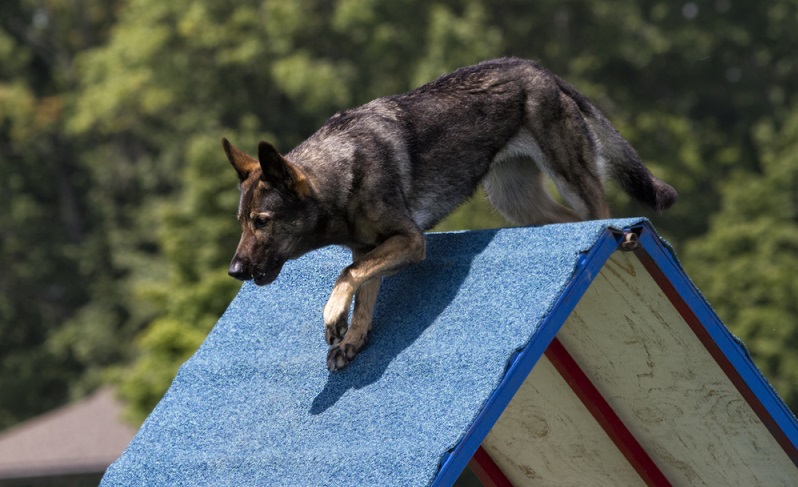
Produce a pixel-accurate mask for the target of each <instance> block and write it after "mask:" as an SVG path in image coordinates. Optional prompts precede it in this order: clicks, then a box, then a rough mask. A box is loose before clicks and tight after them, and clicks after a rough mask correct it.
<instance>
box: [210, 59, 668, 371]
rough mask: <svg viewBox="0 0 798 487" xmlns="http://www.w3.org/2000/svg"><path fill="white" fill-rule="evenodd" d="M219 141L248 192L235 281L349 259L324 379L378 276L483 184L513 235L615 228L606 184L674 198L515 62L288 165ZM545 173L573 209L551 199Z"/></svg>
mask: <svg viewBox="0 0 798 487" xmlns="http://www.w3.org/2000/svg"><path fill="white" fill-rule="evenodd" d="M222 145H223V146H224V151H225V153H226V154H227V157H228V159H229V160H230V162H231V163H232V165H233V167H234V168H235V169H236V171H237V172H238V178H239V189H240V191H241V199H240V203H239V207H238V221H239V223H240V224H241V230H242V235H241V241H240V242H239V244H238V248H237V249H236V253H235V256H234V257H233V260H232V262H231V264H230V270H229V274H230V275H231V276H232V277H234V278H236V279H239V280H242V281H243V280H249V279H253V280H254V281H255V284H257V285H266V284H269V283H271V282H272V281H274V280H275V279H276V278H277V275H278V274H279V273H280V269H281V268H282V267H283V264H284V263H285V262H286V261H287V260H288V259H295V258H297V257H299V256H301V255H303V254H305V253H306V252H308V251H311V250H314V249H317V248H320V247H323V246H327V245H343V246H346V247H348V248H349V249H351V251H352V264H351V265H349V266H347V267H346V268H345V269H344V270H343V271H342V272H341V274H340V275H339V277H338V279H337V280H336V282H335V286H334V287H333V290H332V294H331V295H330V298H329V300H328V301H327V304H326V305H325V307H324V326H325V338H326V340H327V343H328V344H329V345H330V348H329V352H328V353H327V368H328V369H329V370H330V371H334V370H338V369H341V368H342V367H345V366H346V365H347V364H348V363H349V362H350V361H352V359H354V357H355V355H356V354H357V353H358V352H359V351H360V350H361V349H362V348H363V346H364V345H365V344H366V339H367V334H368V332H369V330H370V329H371V320H372V314H373V310H374V303H375V302H376V299H377V293H378V291H379V288H380V281H381V278H382V277H383V276H386V275H389V274H391V273H394V272H396V271H398V270H400V269H401V268H402V267H404V266H406V265H408V264H410V263H414V262H419V261H421V260H423V259H424V255H425V240H424V235H423V233H422V232H424V231H425V230H429V229H430V228H432V227H433V226H434V225H435V224H436V223H437V222H439V221H440V220H441V219H442V218H444V217H445V216H447V215H448V214H449V213H451V212H452V211H453V210H454V209H455V208H457V207H458V206H459V205H460V204H461V203H463V202H464V201H466V200H467V199H468V198H469V197H471V196H472V195H473V193H474V191H475V190H476V188H477V186H478V185H479V184H480V183H482V185H483V187H484V189H485V192H486V193H487V196H488V200H489V201H490V203H491V204H492V205H493V206H494V207H495V208H496V209H497V210H498V211H499V212H500V213H501V214H502V215H504V216H505V217H506V218H507V219H508V220H510V221H511V222H514V223H516V224H519V225H541V224H546V223H554V222H573V221H579V220H584V219H604V218H608V217H609V216H610V212H609V208H608V206H607V201H606V198H605V194H604V189H603V186H602V182H603V181H605V180H607V179H609V178H612V179H615V180H616V181H617V182H618V183H619V184H620V186H621V187H622V188H623V189H624V190H625V191H626V192H627V193H629V195H630V196H632V197H633V198H634V199H636V200H637V201H639V202H641V203H642V204H644V205H646V206H648V207H651V208H653V209H654V210H657V211H660V210H664V209H666V208H668V207H669V206H671V204H673V202H674V201H675V200H676V191H675V190H674V189H673V188H672V187H670V186H669V185H667V184H665V183H664V182H662V181H660V180H659V179H657V178H656V177H654V176H653V175H652V174H651V173H650V172H649V171H648V169H646V168H645V167H644V166H643V164H642V163H641V161H640V158H639V156H638V155H637V153H636V152H635V150H634V149H633V148H632V146H631V145H630V144H629V143H628V142H627V141H626V140H625V139H624V138H623V137H622V136H621V135H620V134H619V133H618V131H617V130H616V129H615V128H614V127H613V126H612V125H611V124H610V122H609V121H607V119H606V118H605V117H604V116H603V115H602V114H601V112H599V110H598V109H597V108H596V107H595V106H593V105H592V104H591V103H590V101H588V100H587V98H585V97H584V96H583V95H581V94H580V93H578V92H577V91H576V90H575V89H574V88H573V87H572V86H571V85H569V84H567V83H566V82H565V81H563V80H562V79H560V78H559V77H557V76H556V75H554V74H552V73H551V72H549V71H547V70H546V69H544V68H543V67H541V66H540V65H538V64H537V63H535V62H532V61H527V60H522V59H514V58H505V59H497V60H492V61H485V62H483V63H480V64H477V65H475V66H470V67H466V68H461V69H459V70H457V71H455V72H453V73H450V74H447V75H445V76H443V77H441V78H438V79H437V80H435V81H432V82H431V83H429V84H426V85H424V86H422V87H420V88H417V89H415V90H413V91H410V92H409V93H405V94H402V95H395V96H388V97H384V98H379V99H376V100H374V101H372V102H369V103H367V104H365V105H363V106H361V107H358V108H353V109H350V110H345V111H343V112H340V113H337V114H335V115H333V116H332V117H331V118H330V119H329V120H328V121H327V122H326V123H325V124H324V125H322V127H321V128H320V129H319V130H318V131H317V132H316V133H315V134H313V135H311V136H310V138H308V139H307V140H305V141H304V142H302V143H301V144H300V145H299V146H298V147H296V148H295V149H293V150H292V151H291V152H289V153H287V154H285V155H281V154H280V153H279V152H278V151H277V150H276V149H275V148H274V146H272V145H271V144H269V143H268V142H261V143H260V144H259V145H258V157H257V159H256V158H254V157H251V156H249V155H247V154H246V153H244V152H242V151H240V150H238V149H237V148H235V147H234V146H233V145H232V144H230V142H228V141H227V139H223V140H222ZM544 176H548V177H549V178H551V179H552V180H553V181H554V184H555V186H556V187H557V189H558V190H559V192H560V193H561V195H562V197H563V199H564V200H565V202H567V203H568V204H569V205H570V206H571V208H567V207H565V206H563V205H561V204H559V203H557V202H556V201H555V200H554V199H552V197H551V196H550V195H549V194H548V193H547V192H546V189H545V179H544ZM353 299H354V302H355V304H354V309H353V311H352V318H351V323H348V321H349V320H348V319H349V311H350V305H351V303H352V300H353Z"/></svg>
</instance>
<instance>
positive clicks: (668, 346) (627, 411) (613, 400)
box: [494, 252, 798, 486]
mask: <svg viewBox="0 0 798 487" xmlns="http://www.w3.org/2000/svg"><path fill="white" fill-rule="evenodd" d="M558 338H559V339H560V341H561V342H562V343H563V345H564V346H565V347H566V348H567V349H568V350H569V351H570V353H571V355H572V356H573V357H574V359H575V360H576V361H577V362H578V363H579V365H580V367H581V368H582V370H583V371H584V372H585V373H586V374H587V376H588V377H589V378H590V380H591V381H592V382H593V384H594V385H595V386H596V387H597V388H598V389H599V392H600V393H601V394H602V396H604V398H605V399H606V400H607V402H608V403H609V404H610V406H611V407H612V408H613V409H614V410H615V412H616V413H617V414H618V416H619V417H620V419H621V420H622V421H623V422H624V423H625V424H626V425H627V427H628V428H629V429H630V431H631V432H632V434H633V435H634V436H635V437H636V438H637V439H638V441H640V442H641V443H642V444H643V445H644V447H645V448H646V450H647V451H648V453H649V455H651V457H652V459H653V460H654V461H655V462H656V463H657V465H658V466H659V468H660V469H661V470H662V472H663V473H664V474H665V476H666V477H667V478H668V479H669V480H670V481H671V482H672V483H673V484H674V485H742V486H748V485H774V486H776V485H798V470H796V468H795V466H794V465H793V463H792V461H791V460H790V459H789V457H788V456H787V455H786V454H785V453H784V450H783V449H782V448H781V447H780V446H779V445H778V443H777V442H776V441H775V439H774V438H773V436H772V435H771V434H770V433H769V431H768V430H767V428H766V427H765V426H764V425H763V424H762V422H761V421H760V420H759V418H758V417H757V416H756V414H755V413H754V411H753V410H752V409H751V408H750V406H749V405H748V404H747V403H746V401H745V400H744V399H743V397H742V396H741V395H740V394H739V392H738V391H737V389H736V388H735V387H734V385H733V384H732V382H731V381H730V380H729V378H728V377H727V376H726V375H725V373H724V372H723V370H722V369H721V368H720V367H719V366H718V364H717V363H716V362H715V361H714V359H713V358H712V356H711V355H710V354H709V353H708V352H707V350H706V349H705V348H704V347H703V345H702V344H701V343H700V341H699V340H698V338H697V337H696V336H695V334H694V333H693V332H692V330H691V329H690V327H689V326H688V325H687V323H685V322H684V320H683V318H682V317H681V315H680V314H679V313H678V311H677V310H676V309H675V308H674V307H673V306H672V304H671V302H670V301H669V300H668V299H667V297H666V296H665V295H664V294H663V292H662V291H661V290H660V288H659V286H658V285H657V284H656V282H654V280H653V279H652V278H651V276H650V274H648V272H647V271H646V270H645V268H644V267H643V266H642V264H641V263H640V261H639V260H638V259H637V258H636V257H635V256H634V255H633V254H631V253H623V252H616V253H615V254H613V256H612V258H611V259H610V260H609V261H608V262H607V264H605V266H604V267H603V269H602V271H601V272H600V274H599V276H598V277H597V278H596V280H595V281H594V282H593V284H592V285H591V286H590V288H589V289H588V290H587V292H586V293H585V295H584V297H583V298H582V300H581V301H580V302H579V304H578V305H577V307H576V309H575V310H574V312H573V313H572V314H571V316H570V317H569V319H568V321H567V322H566V323H565V325H564V326H563V328H562V329H561V330H560V333H559V334H558ZM536 369H537V367H536ZM533 373H534V372H533ZM494 458H495V457H494ZM506 471H507V470H505V472H506Z"/></svg>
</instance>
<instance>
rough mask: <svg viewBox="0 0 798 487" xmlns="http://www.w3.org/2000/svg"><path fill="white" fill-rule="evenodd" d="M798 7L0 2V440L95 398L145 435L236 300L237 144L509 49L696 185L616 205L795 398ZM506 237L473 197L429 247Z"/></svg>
mask: <svg viewBox="0 0 798 487" xmlns="http://www.w3.org/2000/svg"><path fill="white" fill-rule="evenodd" d="M797 11H798V7H797V6H796V5H795V3H794V2H792V1H789V0H776V1H773V2H768V3H767V4H766V5H761V4H757V3H750V2H749V3H745V2H731V1H728V0H718V1H713V2H703V1H695V2H686V3H673V2H666V1H664V0H663V1H655V0H645V1H642V2H634V3H618V2H610V1H608V0H591V1H588V0H576V1H572V2H560V1H554V0H543V1H538V2H522V1H518V0H501V1H498V2H488V1H486V0H397V1H391V2H386V1H378V0H332V1H328V0H325V1H322V0H292V1H276V0H236V1H233V0H192V1H187V0H175V1H170V2H163V1H160V0H126V1H124V2H115V1H102V0H78V1H74V2H63V1H60V0H8V1H6V2H5V3H4V5H3V15H2V16H0V237H1V238H2V241H0V259H1V260H0V391H3V394H0V427H2V425H4V424H10V423H12V422H14V421H17V420H19V419H21V418H23V417H25V416H26V415H30V414H34V413H36V412H38V411H40V410H42V409H45V408H48V407H50V406H51V405H53V404H55V403H58V402H61V401H63V400H64V399H65V398H66V397H68V396H69V395H70V394H71V395H80V394H82V393H83V392H84V391H86V390H87V389H89V388H91V387H93V386H95V385H96V384H98V383H99V382H100V381H101V380H108V379H110V380H113V381H114V382H115V383H116V384H118V385H119V386H120V390H121V392H122V394H123V396H124V397H125V398H126V399H127V400H128V401H129V403H130V404H131V405H132V413H133V416H134V417H136V418H138V419H141V418H142V417H143V416H144V415H145V414H146V413H147V412H148V411H149V409H150V408H151V407H152V406H153V405H154V404H155V402H157V400H158V399H159V398H160V396H161V394H162V393H163V391H164V390H165V388H166V387H167V385H168V384H169V382H170V380H171V378H172V377H173V375H174V373H175V371H176V370H177V368H178V366H179V365H180V363H182V361H184V360H185V359H186V358H187V357H188V356H190V354H191V353H193V351H194V350H195V349H196V347H197V345H198V344H199V343H200V342H201V340H202V339H203V338H204V336H205V335H206V333H207V331H208V330H209V328H210V327H211V326H212V325H213V323H215V321H216V320H217V318H218V316H219V315H220V314H221V312H222V311H223V310H224V308H225V306H226V304H227V303H228V302H229V301H230V299H231V297H232V296H233V295H234V293H235V292H236V290H237V289H238V284H237V283H236V281H234V280H232V279H231V278H229V277H227V275H226V268H227V264H228V262H229V259H230V257H231V255H232V252H233V250H234V248H235V244H236V241H237V238H238V228H237V224H236V222H235V218H234V214H235V210H236V204H237V191H236V189H235V184H236V177H235V173H234V171H233V170H232V169H231V168H230V167H229V165H228V164H227V162H226V161H225V158H224V155H223V153H222V151H221V147H220V144H219V140H220V138H221V137H222V136H227V137H228V138H230V139H231V140H232V141H233V142H234V143H235V144H236V145H238V146H239V147H242V148H244V149H249V150H250V151H254V149H255V147H256V144H257V141H258V140H260V139H267V140H270V141H272V142H274V143H275V144H276V145H277V146H278V147H279V148H281V149H282V150H283V151H287V150H289V149H290V148H291V147H293V146H294V145H296V144H297V143H299V142H300V141H301V140H303V139H304V138H305V137H307V136H308V135H309V134H310V133H312V132H313V131H314V130H315V129H316V128H318V126H319V125H320V124H321V123H323V121H324V120H325V119H326V118H327V117H329V116H330V115H332V114H333V113H334V112H335V111H337V110H340V109H343V108H346V107H349V106H353V105H356V104H360V103H363V102H366V101H368V100H370V99H373V98H375V97H378V96H383V95H388V94H393V93H398V92H402V91H405V90H408V89H411V88H413V87H415V86H418V85H419V84H421V83H423V82H426V81H428V80H430V79H433V78H434V77H436V76H438V75H440V74H442V73H444V72H447V71H449V70H451V69H454V68H456V67H458V66H462V65H467V64H471V63H473V62H477V61H479V60H481V59H485V58H489V57H495V56H501V55H515V56H520V57H527V58H532V59H537V60H540V61H541V62H542V63H543V64H544V65H546V66H547V67H549V68H550V69H552V70H553V71H555V72H557V73H558V74H560V75H562V76H563V77H564V78H566V79H567V80H568V81H570V82H571V83H572V84H574V85H575V86H576V87H577V88H578V89H580V90H581V91H583V92H584V93H585V94H587V95H588V96H589V97H591V98H592V99H593V100H594V101H595V102H596V103H597V104H598V105H599V106H600V107H601V108H602V109H603V110H604V111H605V112H606V113H607V115H608V116H609V118H610V119H611V120H613V121H614V122H615V123H616V125H617V126H618V127H619V128H620V130H621V132H623V133H624V134H625V135H626V136H627V137H628V138H629V139H630V140H631V141H632V143H633V145H634V146H635V147H636V148H637V149H638V151H639V152H640V154H641V155H642V156H643V159H644V160H645V161H646V163H647V165H648V166H649V167H651V168H652V169H653V170H654V172H656V173H657V174H658V175H660V176H662V177H663V179H665V180H666V181H668V182H670V183H672V184H673V185H674V186H675V187H676V188H677V189H678V190H679V191H680V201H679V203H678V204H677V206H675V207H674V208H673V209H672V210H671V211H669V212H668V213H667V214H665V215H662V216H654V215H651V214H648V213H645V212H643V211H642V210H641V208H640V207H639V206H636V205H635V204H633V203H631V202H629V201H628V200H627V198H626V197H625V196H624V195H623V194H621V193H620V192H619V191H615V190H612V191H611V199H612V206H613V208H615V213H616V214H617V215H633V214H641V213H642V214H646V215H648V216H651V217H653V218H654V219H655V223H656V225H657V227H658V229H660V231H663V232H664V233H665V234H666V236H667V237H668V238H669V239H670V240H671V241H672V242H673V243H674V244H675V245H676V248H677V250H680V249H683V248H684V249H687V251H686V252H684V254H685V255H683V258H684V261H685V265H686V266H687V268H688V271H689V272H690V275H691V276H693V277H694V278H695V279H696V280H697V281H698V282H699V284H700V286H701V288H702V289H703V290H704V292H705V293H706V294H707V296H708V297H709V299H710V301H711V302H712V303H715V305H716V307H717V309H718V310H719V312H720V314H721V316H722V317H723V318H724V319H725V320H726V321H727V322H728V323H729V324H730V325H731V326H732V327H733V328H734V330H735V331H736V332H737V333H738V334H740V335H741V337H742V338H743V339H744V340H746V341H747V342H749V338H750V345H751V348H752V350H753V352H754V355H755V357H756V358H757V360H760V365H762V366H763V367H764V368H765V369H766V370H767V372H768V376H769V377H770V378H771V379H772V380H773V381H774V383H776V384H777V386H778V387H779V390H780V391H781V392H782V394H784V395H785V396H787V397H789V398H790V400H791V401H793V402H792V404H793V405H794V406H796V405H798V398H797V395H796V393H795V392H793V390H797V391H798V387H796V386H795V385H794V384H796V381H795V380H794V377H793V375H794V374H796V373H798V364H792V362H791V361H790V360H791V359H790V358H789V356H788V355H789V352H788V350H789V348H785V344H788V343H790V342H789V338H788V337H791V336H792V335H793V334H794V333H795V330H796V329H798V323H794V322H795V321H796V320H795V316H796V313H795V312H796V310H795V306H794V304H791V302H790V299H789V296H792V295H794V293H792V294H791V292H792V291H794V290H793V289H792V288H791V287H790V286H792V284H790V283H791V280H790V272H791V270H794V263H792V264H791V263H790V262H791V261H790V259H791V258H793V257H794V256H795V252H794V247H790V245H794V242H795V240H794V237H795V236H794V234H793V232H794V228H793V227H794V224H795V215H794V214H788V213H787V210H786V208H788V207H790V206H789V204H788V203H789V201H787V200H789V198H790V195H792V197H793V200H792V206H793V207H794V206H795V201H794V195H795V193H796V191H795V178H794V173H795V166H796V165H795V164H793V162H790V161H793V158H794V156H792V155H791V154H792V152H791V148H793V150H794V148H795V147H796V135H795V132H796V131H795V128H794V126H795V124H796V122H795V118H796V116H795V115H794V113H795V111H794V110H793V111H792V112H791V111H790V110H789V109H788V108H787V107H790V106H793V107H794V106H796V104H797V103H798V100H796V92H797V91H798V89H797V88H796V87H798V79H797V78H798V66H796V63H798V60H796V58H795V56H794V52H795V48H796V45H798V38H797V37H798V31H797V30H796V29H794V25H795V22H796V20H798V13H797ZM789 167H792V169H789ZM790 171H792V172H790ZM790 174H792V175H793V179H792V180H790V179H789V177H790ZM789 181H792V186H790V183H789ZM790 191H792V193H791V192H790ZM793 209H794V208H793ZM499 225H506V222H504V221H503V219H502V218H501V217H500V216H498V215H497V214H496V213H494V212H493V211H492V210H491V209H490V208H489V207H488V206H487V204H486V203H485V201H484V196H483V195H482V194H477V196H476V197H475V198H473V199H472V200H471V201H469V202H468V203H466V204H465V205H463V207H462V208H461V209H460V210H458V211H457V212H456V213H455V214H454V215H452V217H450V218H449V219H447V220H446V221H445V222H443V223H442V224H441V225H440V226H439V229H455V228H482V227H488V226H499ZM746 225H748V226H746ZM749 230H750V231H749ZM753 230H757V231H767V232H768V235H769V236H770V237H769V238H762V239H758V238H754V237H753V235H756V232H754V231H753ZM790 249H792V250H790ZM791 252H792V253H791ZM791 266H792V267H791ZM746 293H747V294H746ZM784 296H786V297H784ZM771 317H772V319H771ZM790 318H792V319H790ZM776 321H778V323H779V324H774V323H775V322H776ZM782 323H783V324H782ZM774 329H775V330H776V331H774ZM319 333H320V336H321V328H320V332H319ZM109 370H110V371H111V373H109V372H108V371H109ZM6 391H11V393H10V394H6Z"/></svg>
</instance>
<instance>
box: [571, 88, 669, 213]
mask: <svg viewBox="0 0 798 487" xmlns="http://www.w3.org/2000/svg"><path fill="white" fill-rule="evenodd" d="M560 89H562V90H563V92H565V93H566V94H567V95H568V96H569V97H570V98H572V99H573V100H574V101H575V102H576V104H577V105H578V106H579V109H580V111H581V112H582V114H583V115H584V117H585V121H586V122H587V124H588V126H589V127H590V130H591V131H592V132H593V135H594V137H595V140H596V143H597V145H598V153H599V155H600V159H599V166H600V170H601V171H602V173H603V175H604V176H605V177H609V178H611V179H614V180H616V181H618V184H620V185H621V188H623V190H624V191H626V192H627V193H628V194H629V196H631V197H632V198H634V199H635V200H637V201H638V202H640V203H642V204H644V205H646V206H648V207H649V208H651V209H653V210H656V211H658V212H659V211H663V210H667V209H668V208H670V207H671V205H673V203H675V202H676V198H677V196H678V193H677V192H676V190H675V189H673V188H672V187H671V186H670V185H669V184H667V183H665V182H664V181H661V180H660V179H657V177H655V176H654V175H653V174H651V171H649V170H648V169H647V168H646V167H645V166H644V165H643V162H642V161H641V160H640V156H639V155H638V154H637V151H635V149H634V147H632V144H630V143H629V142H628V141H627V140H626V139H625V138H624V137H623V136H622V135H621V134H620V133H619V132H618V131H617V130H616V129H615V127H613V125H612V124H611V123H610V121H609V120H607V118H606V117H605V116H604V115H603V114H602V113H601V111H599V109H598V108H596V107H595V106H594V105H593V104H592V103H590V102H589V101H588V100H587V98H585V97H584V96H583V95H581V94H580V93H579V92H577V91H576V90H575V89H574V88H573V87H571V86H570V85H568V84H567V83H565V82H563V81H561V80H560Z"/></svg>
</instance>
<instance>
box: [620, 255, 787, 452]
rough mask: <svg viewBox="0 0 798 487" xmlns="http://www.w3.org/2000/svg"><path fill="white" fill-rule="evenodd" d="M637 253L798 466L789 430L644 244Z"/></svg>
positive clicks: (697, 335) (691, 327) (705, 346)
mask: <svg viewBox="0 0 798 487" xmlns="http://www.w3.org/2000/svg"><path fill="white" fill-rule="evenodd" d="M634 253H635V256H636V257H637V258H638V259H639V260H640V262H641V263H642V264H643V267H645V268H646V270H647V271H648V273H649V274H650V275H651V277H652V278H653V279H654V281H655V282H656V283H657V285H659V287H660V289H662V292H663V293H664V294H665V296H666V297H667V298H668V300H670V302H671V304H672V305H673V307H674V308H676V310H677V311H678V312H679V314H680V315H681V316H682V319H684V321H685V322H686V323H687V325H688V326H689V327H690V329H691V330H693V333H695V335H696V337H697V338H698V340H699V341H700V342H701V344H702V345H703V346H704V348H706V350H707V352H709V354H710V355H711V356H712V358H713V359H714V360H715V362H716V363H717V364H718V366H719V367H720V368H721V369H722V370H723V372H724V373H725V374H726V376H727V377H728V378H729V380H730V381H731V382H732V384H733V385H734V387H735V388H737V391H738V392H739V393H740V395H741V396H743V398H744V399H745V401H746V402H747V403H748V405H749V406H750V407H751V409H753V411H754V413H755V414H756V415H757V417H759V419H760V421H762V423H763V424H764V425H765V427H766V428H767V429H768V431H770V434H771V435H773V437H774V438H775V439H776V442H778V444H779V445H780V446H781V447H782V448H783V449H784V452H785V453H786V454H787V456H788V457H789V458H790V460H792V462H793V464H795V465H796V466H798V449H796V447H795V445H794V444H793V443H792V441H790V439H789V438H788V437H787V435H786V433H785V432H784V431H783V430H782V429H781V427H779V425H778V424H777V423H776V420H775V419H774V418H773V416H771V414H770V413H769V412H768V411H767V408H765V406H764V404H762V401H760V400H759V398H758V397H757V395H756V394H755V393H754V391H752V390H751V388H750V387H748V385H747V384H746V382H745V380H744V379H743V378H742V376H741V375H740V374H739V372H738V371H737V369H736V368H735V367H734V365H733V364H732V363H731V361H730V360H729V358H728V357H727V356H726V354H724V353H723V351H722V350H721V349H720V347H719V346H718V343H717V342H716V341H715V340H714V339H713V338H712V336H711V335H710V333H709V331H708V330H707V328H706V327H705V326H704V325H703V324H702V323H701V320H700V319H699V318H698V316H696V314H695V313H694V312H693V310H692V308H691V307H690V305H688V304H687V302H686V301H685V300H684V299H683V298H682V296H681V294H679V292H678V291H677V290H676V288H675V287H674V286H673V284H672V283H671V281H670V280H669V279H668V277H667V276H666V275H665V273H664V272H663V271H662V269H660V267H659V266H658V265H657V264H656V262H654V259H653V258H652V257H651V256H650V255H649V254H648V252H646V251H645V250H644V249H643V248H642V247H641V248H639V249H637V250H635V252H634Z"/></svg>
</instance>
